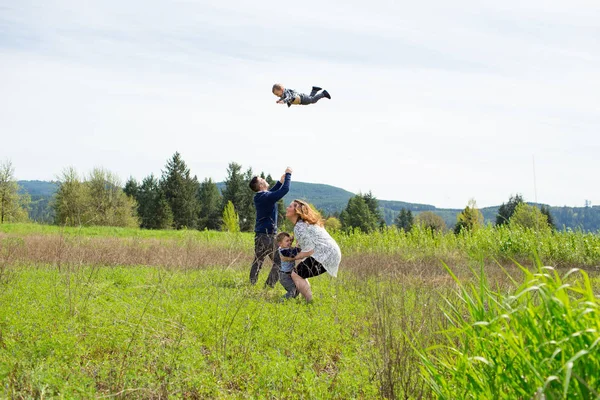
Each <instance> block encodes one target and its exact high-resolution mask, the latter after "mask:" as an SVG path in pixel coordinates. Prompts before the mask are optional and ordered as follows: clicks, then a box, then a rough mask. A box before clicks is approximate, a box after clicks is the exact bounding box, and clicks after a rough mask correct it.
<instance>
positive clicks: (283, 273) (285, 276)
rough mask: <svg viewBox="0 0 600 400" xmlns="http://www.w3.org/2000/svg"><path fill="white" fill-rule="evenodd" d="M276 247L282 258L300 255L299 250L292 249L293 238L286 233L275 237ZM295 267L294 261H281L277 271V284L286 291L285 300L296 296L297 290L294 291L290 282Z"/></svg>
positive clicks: (296, 248)
mask: <svg viewBox="0 0 600 400" xmlns="http://www.w3.org/2000/svg"><path fill="white" fill-rule="evenodd" d="M276 240H277V246H279V248H278V249H277V251H279V254H280V255H281V256H283V257H288V258H294V257H296V256H297V255H298V253H300V248H298V247H292V242H293V241H294V238H293V237H292V236H291V235H290V234H289V233H287V232H281V233H279V234H278V235H277V238H276ZM295 266H296V262H295V261H283V260H281V267H280V269H279V282H281V286H283V287H284V289H285V290H286V294H285V296H283V297H284V298H285V299H291V298H294V297H296V296H298V290H296V284H294V281H293V280H292V271H293V270H294V267H295Z"/></svg>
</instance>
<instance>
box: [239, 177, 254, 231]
mask: <svg viewBox="0 0 600 400" xmlns="http://www.w3.org/2000/svg"><path fill="white" fill-rule="evenodd" d="M252 177H254V173H253V172H252V168H248V170H247V171H246V172H245V173H244V184H243V186H242V189H243V190H242V193H243V195H242V202H241V204H240V205H239V206H237V207H236V208H237V210H238V211H239V217H240V229H241V230H242V231H243V232H251V231H253V230H254V222H255V220H256V208H255V207H254V195H255V193H254V191H253V190H252V189H250V181H251V180H252Z"/></svg>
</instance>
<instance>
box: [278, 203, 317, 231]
mask: <svg viewBox="0 0 600 400" xmlns="http://www.w3.org/2000/svg"><path fill="white" fill-rule="evenodd" d="M285 216H286V217H287V219H289V220H290V221H291V222H292V223H294V224H295V223H296V222H297V221H298V220H299V219H301V220H302V221H304V222H306V223H307V224H311V225H315V224H316V225H319V226H323V219H322V218H321V214H319V212H318V211H316V210H315V209H313V208H312V207H311V206H310V204H308V203H306V202H304V201H302V200H294V201H292V202H291V203H290V205H289V206H288V207H287V208H286V210H285Z"/></svg>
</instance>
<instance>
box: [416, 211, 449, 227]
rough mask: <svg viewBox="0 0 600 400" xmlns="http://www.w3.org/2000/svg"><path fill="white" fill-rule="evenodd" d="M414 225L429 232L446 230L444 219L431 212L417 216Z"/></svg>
mask: <svg viewBox="0 0 600 400" xmlns="http://www.w3.org/2000/svg"><path fill="white" fill-rule="evenodd" d="M416 223H417V224H418V225H420V226H421V227H423V228H426V229H429V230H431V232H439V231H443V230H444V229H446V223H445V222H444V219H443V218H442V217H440V216H439V215H437V214H436V213H434V212H433V211H424V212H422V213H420V214H419V215H417V218H416Z"/></svg>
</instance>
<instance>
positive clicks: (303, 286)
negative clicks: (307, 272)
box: [292, 272, 312, 301]
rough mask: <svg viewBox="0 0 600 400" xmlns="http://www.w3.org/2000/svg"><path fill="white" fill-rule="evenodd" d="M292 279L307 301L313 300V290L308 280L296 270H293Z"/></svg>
mask: <svg viewBox="0 0 600 400" xmlns="http://www.w3.org/2000/svg"><path fill="white" fill-rule="evenodd" d="M292 280H293V281H294V283H295V284H296V289H298V291H299V292H300V293H301V294H302V296H304V298H305V299H306V301H311V300H312V290H311V289H310V285H309V284H308V281H307V280H306V279H304V278H302V277H301V276H300V275H298V274H297V273H296V272H292Z"/></svg>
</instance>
